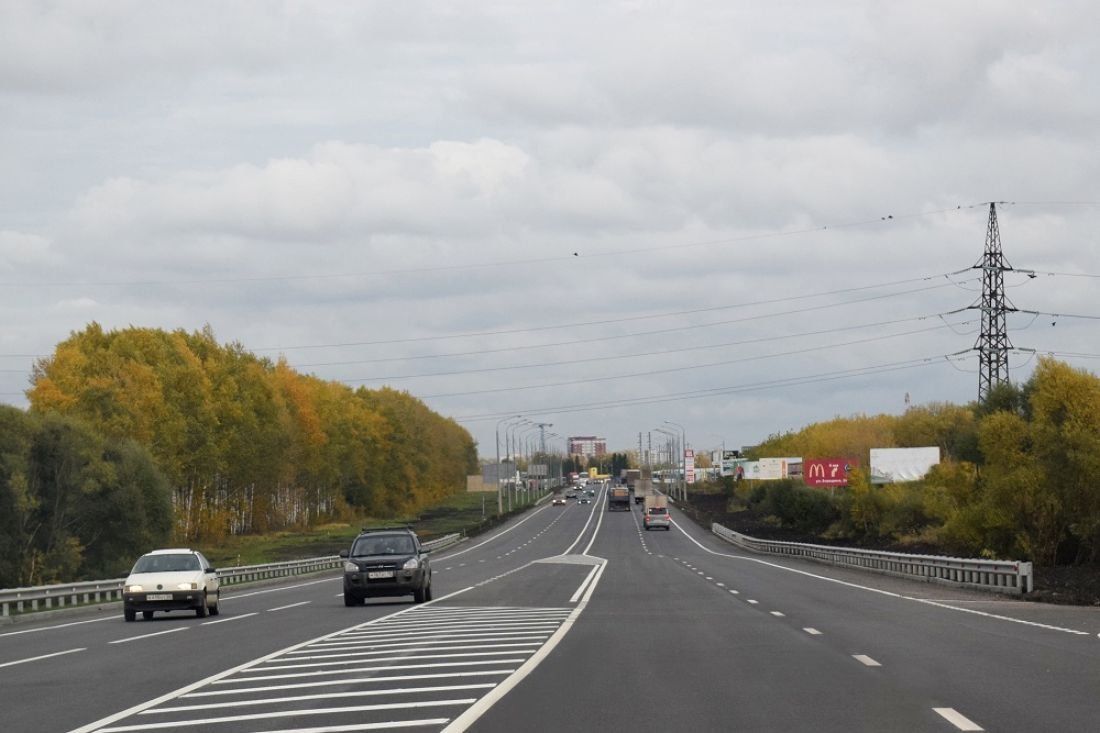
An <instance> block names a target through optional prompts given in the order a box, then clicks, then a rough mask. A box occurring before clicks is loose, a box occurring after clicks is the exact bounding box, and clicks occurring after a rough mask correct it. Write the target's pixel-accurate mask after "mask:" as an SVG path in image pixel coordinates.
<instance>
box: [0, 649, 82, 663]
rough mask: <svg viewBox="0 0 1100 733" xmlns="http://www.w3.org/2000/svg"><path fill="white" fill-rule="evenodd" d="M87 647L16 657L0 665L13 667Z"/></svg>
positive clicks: (79, 650) (71, 652) (72, 652)
mask: <svg viewBox="0 0 1100 733" xmlns="http://www.w3.org/2000/svg"><path fill="white" fill-rule="evenodd" d="M87 649H88V647H83V646H82V647H80V648H79V649H69V650H67V651H63V652H54V653H53V654H41V655H39V656H37V657H27V658H26V659H17V660H15V661H14V662H4V663H3V664H0V667H14V666H15V665H17V664H26V663H27V662H37V661H38V660H39V659H49V658H50V657H60V656H64V655H65V654H74V653H76V652H83V651H86V650H87Z"/></svg>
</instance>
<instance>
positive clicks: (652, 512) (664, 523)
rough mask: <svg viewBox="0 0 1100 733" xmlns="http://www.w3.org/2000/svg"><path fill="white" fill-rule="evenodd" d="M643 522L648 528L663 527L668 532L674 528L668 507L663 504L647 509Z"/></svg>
mask: <svg viewBox="0 0 1100 733" xmlns="http://www.w3.org/2000/svg"><path fill="white" fill-rule="evenodd" d="M643 522H644V524H645V528H646V530H650V529H657V528H663V529H664V530H665V531H666V532H667V531H669V530H671V529H672V522H671V520H670V518H669V516H668V509H667V508H665V507H663V506H655V507H652V508H650V509H647V510H646V513H645V519H644V520H643Z"/></svg>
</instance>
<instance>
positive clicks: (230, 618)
mask: <svg viewBox="0 0 1100 733" xmlns="http://www.w3.org/2000/svg"><path fill="white" fill-rule="evenodd" d="M341 595H342V594H341ZM259 615H260V614H259V612H258V611H253V612H252V613H242V614H241V615H240V616H226V617H225V618H220V619H218V620H217V621H203V622H202V624H200V625H201V626H213V625H214V624H224V623H227V622H229V621H240V620H241V619H242V618H248V617H249V616H259Z"/></svg>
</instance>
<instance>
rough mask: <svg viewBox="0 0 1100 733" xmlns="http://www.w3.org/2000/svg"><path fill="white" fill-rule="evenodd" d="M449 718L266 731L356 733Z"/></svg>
mask: <svg viewBox="0 0 1100 733" xmlns="http://www.w3.org/2000/svg"><path fill="white" fill-rule="evenodd" d="M450 721H451V719H450V718H427V719H425V720H394V721H389V722H385V723H355V724H354V725H324V726H321V727H319V728H283V729H281V730H272V731H268V733H357V732H358V731H361V730H396V729H398V728H427V727H429V726H439V725H446V724H447V723H449V722H450Z"/></svg>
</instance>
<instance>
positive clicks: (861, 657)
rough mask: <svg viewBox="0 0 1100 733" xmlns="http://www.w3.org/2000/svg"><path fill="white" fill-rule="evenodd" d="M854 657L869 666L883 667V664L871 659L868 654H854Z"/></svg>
mask: <svg viewBox="0 0 1100 733" xmlns="http://www.w3.org/2000/svg"><path fill="white" fill-rule="evenodd" d="M852 659H855V660H856V661H857V662H859V663H861V664H863V665H865V666H868V667H881V666H882V665H881V664H879V663H878V662H876V661H875V660H873V659H871V658H870V657H869V656H867V655H866V654H853V655H852Z"/></svg>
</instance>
